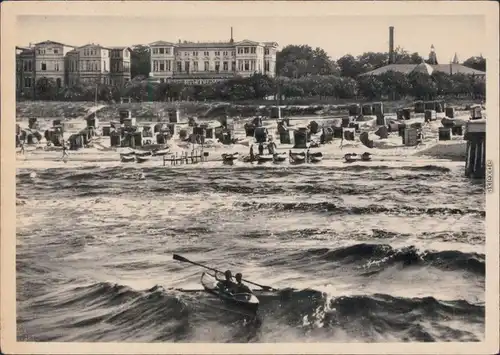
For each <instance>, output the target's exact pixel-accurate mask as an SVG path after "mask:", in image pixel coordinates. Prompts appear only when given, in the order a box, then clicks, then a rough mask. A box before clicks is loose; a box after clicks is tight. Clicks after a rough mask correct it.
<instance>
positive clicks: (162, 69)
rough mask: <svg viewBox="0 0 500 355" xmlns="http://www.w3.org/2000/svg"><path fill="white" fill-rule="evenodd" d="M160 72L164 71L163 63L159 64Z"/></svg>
mask: <svg viewBox="0 0 500 355" xmlns="http://www.w3.org/2000/svg"><path fill="white" fill-rule="evenodd" d="M160 71H165V63H164V62H161V63H160Z"/></svg>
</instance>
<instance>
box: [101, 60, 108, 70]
mask: <svg viewBox="0 0 500 355" xmlns="http://www.w3.org/2000/svg"><path fill="white" fill-rule="evenodd" d="M102 69H103V70H104V71H108V69H107V68H106V61H104V62H102Z"/></svg>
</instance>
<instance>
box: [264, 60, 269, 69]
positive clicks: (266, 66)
mask: <svg viewBox="0 0 500 355" xmlns="http://www.w3.org/2000/svg"><path fill="white" fill-rule="evenodd" d="M264 71H269V61H268V60H265V61H264Z"/></svg>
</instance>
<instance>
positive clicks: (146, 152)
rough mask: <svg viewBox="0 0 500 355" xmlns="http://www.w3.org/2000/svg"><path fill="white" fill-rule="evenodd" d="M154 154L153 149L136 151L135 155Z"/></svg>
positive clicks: (145, 155) (146, 155)
mask: <svg viewBox="0 0 500 355" xmlns="http://www.w3.org/2000/svg"><path fill="white" fill-rule="evenodd" d="M152 155H153V152H151V151H149V150H148V151H136V152H135V156H136V157H149V156H152Z"/></svg>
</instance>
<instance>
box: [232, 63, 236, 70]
mask: <svg viewBox="0 0 500 355" xmlns="http://www.w3.org/2000/svg"><path fill="white" fill-rule="evenodd" d="M231 70H232V71H236V62H235V61H233V62H232V63H231Z"/></svg>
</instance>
